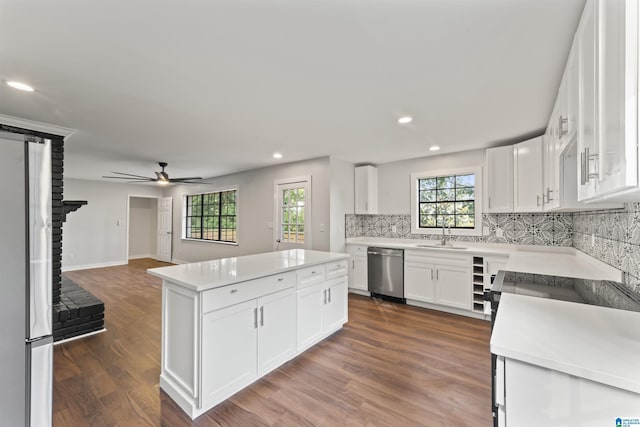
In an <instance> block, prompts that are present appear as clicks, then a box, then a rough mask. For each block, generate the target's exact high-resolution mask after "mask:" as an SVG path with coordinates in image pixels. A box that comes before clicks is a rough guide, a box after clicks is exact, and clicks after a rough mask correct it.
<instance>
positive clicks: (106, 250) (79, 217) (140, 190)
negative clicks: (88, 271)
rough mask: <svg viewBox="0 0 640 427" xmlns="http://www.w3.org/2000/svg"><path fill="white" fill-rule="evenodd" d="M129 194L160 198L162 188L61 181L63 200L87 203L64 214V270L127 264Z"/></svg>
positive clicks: (100, 182) (71, 180)
mask: <svg viewBox="0 0 640 427" xmlns="http://www.w3.org/2000/svg"><path fill="white" fill-rule="evenodd" d="M129 195H134V196H154V197H160V196H161V195H162V190H161V189H160V188H158V187H155V186H151V185H133V184H116V183H110V182H102V181H88V180H78V179H65V180H64V198H65V200H86V201H87V202H88V204H87V205H85V206H83V207H81V208H80V209H78V210H77V211H76V212H72V213H70V214H69V215H67V221H66V222H65V223H64V225H63V227H62V269H63V270H72V269H81V268H92V267H103V266H108V265H118V264H126V263H127V237H128V233H127V227H126V221H127V201H128V199H129Z"/></svg>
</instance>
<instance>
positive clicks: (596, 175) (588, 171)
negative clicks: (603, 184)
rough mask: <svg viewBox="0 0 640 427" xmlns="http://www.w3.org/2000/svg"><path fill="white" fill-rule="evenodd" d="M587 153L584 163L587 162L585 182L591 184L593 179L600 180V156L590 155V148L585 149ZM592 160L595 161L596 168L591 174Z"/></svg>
mask: <svg viewBox="0 0 640 427" xmlns="http://www.w3.org/2000/svg"><path fill="white" fill-rule="evenodd" d="M584 151H585V153H584V158H585V159H584V161H585V165H586V168H585V181H586V182H589V181H590V180H591V178H596V179H599V178H600V173H599V172H598V162H597V160H598V154H597V153H596V154H589V147H587V148H585V149H584ZM591 160H593V161H594V164H595V167H594V168H593V169H594V172H593V173H591V168H590V167H589V166H590V165H591Z"/></svg>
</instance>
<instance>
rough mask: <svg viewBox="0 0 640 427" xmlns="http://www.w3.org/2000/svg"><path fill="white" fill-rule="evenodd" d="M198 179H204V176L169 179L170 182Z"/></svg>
mask: <svg viewBox="0 0 640 427" xmlns="http://www.w3.org/2000/svg"><path fill="white" fill-rule="evenodd" d="M198 179H202V178H201V177H199V176H192V177H188V178H171V179H169V182H185V181H194V180H198Z"/></svg>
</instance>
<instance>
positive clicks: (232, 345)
mask: <svg viewBox="0 0 640 427" xmlns="http://www.w3.org/2000/svg"><path fill="white" fill-rule="evenodd" d="M256 310H257V304H256V301H247V302H244V303H242V304H238V305H234V306H231V307H227V308H223V309H221V310H217V311H214V312H212V313H208V314H205V315H204V316H202V406H208V405H209V404H211V403H212V402H218V401H220V400H222V399H226V398H227V397H229V396H230V395H232V394H233V393H235V392H236V391H238V390H240V389H242V388H243V387H245V386H246V385H248V384H251V383H252V382H253V381H254V380H255V379H256V378H257V377H258V370H257V366H258V340H257V338H258V329H257V328H256V327H255V321H254V319H255V312H256Z"/></svg>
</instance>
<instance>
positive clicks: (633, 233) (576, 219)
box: [573, 203, 640, 293]
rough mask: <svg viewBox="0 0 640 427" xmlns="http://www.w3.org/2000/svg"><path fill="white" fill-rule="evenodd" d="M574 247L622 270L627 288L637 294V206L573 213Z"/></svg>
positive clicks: (639, 284)
mask: <svg viewBox="0 0 640 427" xmlns="http://www.w3.org/2000/svg"><path fill="white" fill-rule="evenodd" d="M573 246H574V247H575V248H576V249H579V250H581V251H582V252H585V253H587V254H589V255H591V256H592V257H594V258H598V259H599V260H601V261H603V262H606V263H607V264H609V265H611V266H613V267H615V268H617V269H619V270H622V271H623V272H624V277H625V284H626V285H627V287H629V288H630V289H631V290H633V291H635V292H636V293H640V203H626V204H625V206H624V209H612V210H602V211H589V212H576V213H574V214H573Z"/></svg>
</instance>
